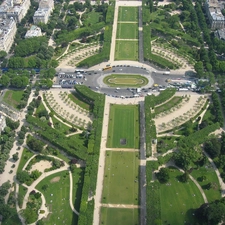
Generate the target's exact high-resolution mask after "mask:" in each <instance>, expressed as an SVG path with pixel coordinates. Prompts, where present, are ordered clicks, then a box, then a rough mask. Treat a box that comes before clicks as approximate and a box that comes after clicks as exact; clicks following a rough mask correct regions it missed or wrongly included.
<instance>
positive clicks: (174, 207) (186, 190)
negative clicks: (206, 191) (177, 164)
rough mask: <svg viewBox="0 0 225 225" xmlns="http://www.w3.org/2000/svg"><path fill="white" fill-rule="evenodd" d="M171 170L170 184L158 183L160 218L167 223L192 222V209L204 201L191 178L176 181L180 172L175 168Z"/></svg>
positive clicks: (193, 219) (193, 217)
mask: <svg viewBox="0 0 225 225" xmlns="http://www.w3.org/2000/svg"><path fill="white" fill-rule="evenodd" d="M171 171H173V172H170V181H169V182H168V183H169V184H170V185H166V184H161V185H160V204H161V219H162V221H167V224H194V221H196V219H195V215H193V213H194V209H196V208H198V207H199V206H200V205H201V204H203V203H204V202H203V198H202V195H201V193H200V191H199V190H198V188H197V186H196V185H195V184H194V183H193V182H192V181H191V180H189V181H188V182H187V183H181V182H178V179H177V177H178V176H179V175H181V174H182V173H181V172H179V171H178V170H176V169H172V170H171ZM185 221H186V223H185Z"/></svg>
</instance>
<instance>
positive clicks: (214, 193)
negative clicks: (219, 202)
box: [191, 163, 221, 202]
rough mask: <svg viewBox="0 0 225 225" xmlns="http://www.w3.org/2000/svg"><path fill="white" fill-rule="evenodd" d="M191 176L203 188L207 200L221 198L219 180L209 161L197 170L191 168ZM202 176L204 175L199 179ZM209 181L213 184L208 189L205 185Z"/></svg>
mask: <svg viewBox="0 0 225 225" xmlns="http://www.w3.org/2000/svg"><path fill="white" fill-rule="evenodd" d="M191 176H193V177H194V178H195V179H196V180H197V181H198V183H199V184H200V186H201V187H202V188H203V190H204V192H205V195H206V197H207V199H208V201H209V202H211V201H214V200H216V199H220V198H221V194H220V185H219V181H218V178H217V176H216V173H215V170H214V169H213V168H212V167H211V165H210V163H208V165H207V166H204V167H200V168H199V169H198V170H193V171H192V173H191ZM202 176H205V177H206V179H205V180H204V181H202V180H201V177H202ZM210 182H211V183H213V184H214V188H210V189H209V190H208V189H207V188H206V187H207V184H208V183H210Z"/></svg>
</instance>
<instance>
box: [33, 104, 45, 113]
mask: <svg viewBox="0 0 225 225" xmlns="http://www.w3.org/2000/svg"><path fill="white" fill-rule="evenodd" d="M43 110H46V108H45V106H44V104H43V103H42V102H41V104H40V105H39V106H38V107H37V109H36V112H35V113H36V115H38V113H39V112H41V111H43Z"/></svg>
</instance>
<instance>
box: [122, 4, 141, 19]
mask: <svg viewBox="0 0 225 225" xmlns="http://www.w3.org/2000/svg"><path fill="white" fill-rule="evenodd" d="M118 21H127V22H138V7H129V6H120V7H119V13H118Z"/></svg>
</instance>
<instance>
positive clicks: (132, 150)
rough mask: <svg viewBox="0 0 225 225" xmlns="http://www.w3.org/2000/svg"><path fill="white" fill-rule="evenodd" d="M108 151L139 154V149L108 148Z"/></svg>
mask: <svg viewBox="0 0 225 225" xmlns="http://www.w3.org/2000/svg"><path fill="white" fill-rule="evenodd" d="M105 150H106V151H120V152H139V149H135V148H106V149H105Z"/></svg>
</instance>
